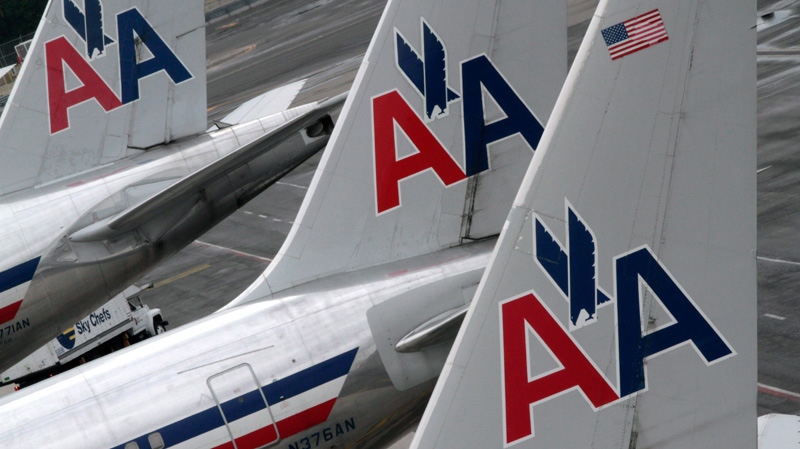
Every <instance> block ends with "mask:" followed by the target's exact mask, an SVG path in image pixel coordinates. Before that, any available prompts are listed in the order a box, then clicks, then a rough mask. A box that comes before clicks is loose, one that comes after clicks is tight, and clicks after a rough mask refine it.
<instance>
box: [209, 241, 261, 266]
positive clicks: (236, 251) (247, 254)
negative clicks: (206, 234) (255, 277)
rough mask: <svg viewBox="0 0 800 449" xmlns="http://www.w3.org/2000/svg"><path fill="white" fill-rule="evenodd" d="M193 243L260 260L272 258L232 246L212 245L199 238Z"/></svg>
mask: <svg viewBox="0 0 800 449" xmlns="http://www.w3.org/2000/svg"><path fill="white" fill-rule="evenodd" d="M194 243H195V244H197V245H200V246H205V247H208V248H216V249H219V250H222V251H225V252H229V253H232V254H236V255H237V256H242V257H249V258H251V259H255V260H260V261H262V262H272V259H269V258H267V257H261V256H257V255H255V254H252V253H246V252H244V251H239V250H236V249H233V248H226V247H224V246H219V245H214V244H213V243H206V242H201V241H200V240H195V241H194Z"/></svg>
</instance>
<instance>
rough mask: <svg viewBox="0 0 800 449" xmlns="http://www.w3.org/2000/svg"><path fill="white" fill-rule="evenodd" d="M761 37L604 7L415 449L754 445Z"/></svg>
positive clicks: (714, 6) (700, 5) (717, 2)
mask: <svg viewBox="0 0 800 449" xmlns="http://www.w3.org/2000/svg"><path fill="white" fill-rule="evenodd" d="M754 23H755V3H754V2H752V1H749V0H703V1H696V0H695V1H691V0H690V1H680V2H676V1H671V0H605V1H601V3H600V6H599V8H598V11H597V13H596V15H595V17H594V18H593V21H592V23H591V25H590V27H589V29H588V32H587V35H586V37H585V39H584V41H583V45H582V46H581V49H580V51H579V52H578V56H577V59H576V61H575V63H574V64H573V70H572V71H571V72H570V75H569V77H568V79H567V82H566V84H565V86H564V90H563V91H562V95H561V96H560V97H559V100H558V102H557V104H556V107H555V109H554V113H553V116H552V118H551V120H550V123H549V124H548V127H547V129H546V131H545V133H544V136H543V137H542V142H541V144H540V146H539V150H538V151H537V153H536V155H535V156H534V158H533V161H532V163H531V166H530V168H529V169H528V173H527V174H526V177H525V180H524V181H523V183H522V187H521V189H520V191H519V194H518V196H517V198H516V200H515V202H514V207H513V208H512V209H511V211H510V213H509V215H508V220H507V222H506V226H505V228H504V230H503V233H502V234H501V237H500V240H499V242H498V245H497V247H496V249H495V253H494V255H493V257H492V261H491V263H490V266H489V268H488V269H487V271H486V273H485V274H484V278H483V280H482V281H481V285H480V286H479V288H478V291H477V293H476V299H475V300H474V301H473V304H472V306H471V308H470V310H469V312H468V314H467V317H466V319H465V322H464V325H463V326H462V329H461V331H460V333H459V336H458V338H457V339H456V343H455V346H454V349H453V350H452V352H451V353H450V357H449V358H448V361H447V364H446V367H445V370H444V372H443V374H442V376H441V377H440V379H439V383H438V384H437V387H436V389H435V391H434V393H433V397H432V399H431V403H430V404H429V406H428V409H427V411H426V412H425V415H424V416H423V419H422V423H421V425H420V428H419V430H418V432H417V434H416V436H415V440H414V443H413V445H412V446H413V447H415V448H425V449H429V448H445V447H459V448H473V447H474V448H483V449H485V448H501V447H520V448H528V447H530V448H554V447H563V448H589V447H593V448H634V447H638V448H650V447H658V448H688V447H755V445H756V407H755V398H756V394H755V389H756V320H755V318H756V264H755V248H756V182H755V181H756V177H755V175H756V128H755V126H756V117H755V87H756V71H755V38H756V32H755V27H754Z"/></svg>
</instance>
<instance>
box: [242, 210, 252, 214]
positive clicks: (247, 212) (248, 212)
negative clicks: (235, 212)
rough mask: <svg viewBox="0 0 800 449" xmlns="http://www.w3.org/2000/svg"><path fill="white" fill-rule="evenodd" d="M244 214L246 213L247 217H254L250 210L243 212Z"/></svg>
mask: <svg viewBox="0 0 800 449" xmlns="http://www.w3.org/2000/svg"><path fill="white" fill-rule="evenodd" d="M243 212H244V213H246V214H247V215H253V213H252V212H250V211H249V210H246V211H243Z"/></svg>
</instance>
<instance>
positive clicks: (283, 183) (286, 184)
mask: <svg viewBox="0 0 800 449" xmlns="http://www.w3.org/2000/svg"><path fill="white" fill-rule="evenodd" d="M275 184H280V185H282V186H289V187H295V188H298V189H303V190H308V187H306V186H300V185H297V184H291V183H288V182H280V181H278V182H276V183H275Z"/></svg>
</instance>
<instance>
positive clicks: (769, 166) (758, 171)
mask: <svg viewBox="0 0 800 449" xmlns="http://www.w3.org/2000/svg"><path fill="white" fill-rule="evenodd" d="M770 168H772V166H771V165H767V166H766V167H764V168H759V169H758V170H756V174H759V173H761V172H762V171H765V170H769V169H770Z"/></svg>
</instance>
